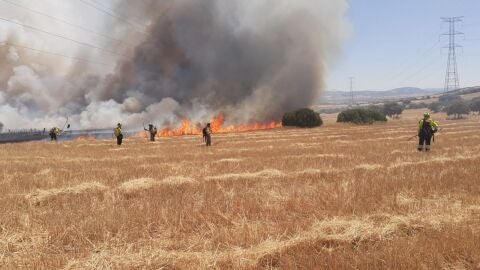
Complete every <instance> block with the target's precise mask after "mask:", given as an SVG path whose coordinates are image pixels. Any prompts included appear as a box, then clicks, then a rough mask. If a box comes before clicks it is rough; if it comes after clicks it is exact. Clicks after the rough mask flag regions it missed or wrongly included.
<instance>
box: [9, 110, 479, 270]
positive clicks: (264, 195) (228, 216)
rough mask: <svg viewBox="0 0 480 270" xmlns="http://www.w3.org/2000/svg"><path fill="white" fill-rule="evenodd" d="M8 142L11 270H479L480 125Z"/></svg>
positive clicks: (411, 122) (396, 123)
mask: <svg viewBox="0 0 480 270" xmlns="http://www.w3.org/2000/svg"><path fill="white" fill-rule="evenodd" d="M418 115H421V111H407V112H406V113H405V115H404V116H403V117H402V119H399V120H393V121H391V122H389V123H388V124H375V125H371V126H353V125H343V124H336V123H334V121H333V120H334V119H333V116H327V119H325V120H326V124H325V125H324V126H323V127H321V128H316V129H278V130H270V131H259V132H250V133H238V134H223V135H216V136H214V145H213V147H211V148H205V147H204V146H203V145H202V143H201V139H200V138H198V137H179V138H162V139H160V140H159V141H158V142H155V143H149V142H146V141H144V140H140V139H127V140H125V145H123V146H122V147H117V146H116V145H115V144H114V142H113V141H103V140H97V141H95V140H88V141H72V142H65V143H58V144H53V143H25V144H11V145H0V165H1V166H0V175H1V176H2V177H1V181H0V188H1V190H2V195H1V197H0V268H2V269H479V268H480V166H479V164H480V153H479V150H480V144H479V143H480V136H478V135H477V134H479V132H480V124H479V120H480V118H479V117H478V116H470V118H469V119H465V120H459V121H445V120H442V119H444V116H443V115H435V117H436V118H437V119H438V120H440V122H441V124H443V125H442V126H443V127H444V129H443V131H442V132H441V133H440V134H439V135H438V136H437V141H436V142H435V144H434V145H433V151H432V152H430V153H428V154H426V153H418V152H417V151H416V149H415V147H416V142H415V141H410V142H408V141H406V140H407V138H408V137H410V136H411V135H412V134H415V126H416V119H415V117H416V116H418Z"/></svg>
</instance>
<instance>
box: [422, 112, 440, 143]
mask: <svg viewBox="0 0 480 270" xmlns="http://www.w3.org/2000/svg"><path fill="white" fill-rule="evenodd" d="M437 131H438V123H437V122H435V121H434V120H433V119H432V118H431V117H430V114H429V113H428V112H426V113H424V114H423V119H421V120H420V121H419V122H418V139H419V140H418V151H422V150H423V145H424V144H425V151H430V144H431V142H432V137H433V138H434V136H435V133H436V132H437Z"/></svg>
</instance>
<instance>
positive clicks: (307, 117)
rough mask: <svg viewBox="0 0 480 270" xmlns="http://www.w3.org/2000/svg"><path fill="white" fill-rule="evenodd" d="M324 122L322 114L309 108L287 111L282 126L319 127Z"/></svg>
mask: <svg viewBox="0 0 480 270" xmlns="http://www.w3.org/2000/svg"><path fill="white" fill-rule="evenodd" d="M322 124H323V121H322V118H321V117H320V114H319V113H317V112H315V111H313V110H312V109H308V108H305V109H299V110H296V111H292V112H287V113H285V114H284V115H283V118H282V126H295V127H319V126H321V125H322Z"/></svg>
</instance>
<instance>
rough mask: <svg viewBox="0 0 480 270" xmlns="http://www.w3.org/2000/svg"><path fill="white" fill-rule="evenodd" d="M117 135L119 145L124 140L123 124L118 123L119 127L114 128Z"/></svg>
mask: <svg viewBox="0 0 480 270" xmlns="http://www.w3.org/2000/svg"><path fill="white" fill-rule="evenodd" d="M113 133H114V134H115V137H117V145H122V140H123V132H122V124H120V123H118V124H117V127H116V128H115V129H114V130H113Z"/></svg>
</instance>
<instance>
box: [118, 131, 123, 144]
mask: <svg viewBox="0 0 480 270" xmlns="http://www.w3.org/2000/svg"><path fill="white" fill-rule="evenodd" d="M122 141H123V135H122V134H120V135H118V136H117V145H122Z"/></svg>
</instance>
